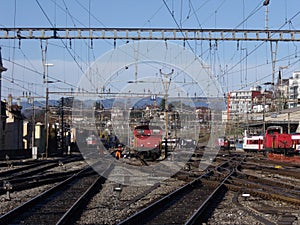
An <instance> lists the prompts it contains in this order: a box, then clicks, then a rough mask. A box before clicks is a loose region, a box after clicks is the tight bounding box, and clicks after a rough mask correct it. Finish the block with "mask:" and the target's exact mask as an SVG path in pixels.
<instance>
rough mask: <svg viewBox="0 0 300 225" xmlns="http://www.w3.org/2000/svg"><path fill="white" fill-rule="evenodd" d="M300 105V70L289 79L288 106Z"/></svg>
mask: <svg viewBox="0 0 300 225" xmlns="http://www.w3.org/2000/svg"><path fill="white" fill-rule="evenodd" d="M297 106H300V71H297V72H293V76H292V77H291V78H290V79H289V101H288V108H294V107H297Z"/></svg>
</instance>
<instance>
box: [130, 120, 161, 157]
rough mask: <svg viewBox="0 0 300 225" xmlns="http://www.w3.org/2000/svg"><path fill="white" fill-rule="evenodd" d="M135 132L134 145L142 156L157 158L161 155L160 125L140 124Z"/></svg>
mask: <svg viewBox="0 0 300 225" xmlns="http://www.w3.org/2000/svg"><path fill="white" fill-rule="evenodd" d="M133 134H134V143H133V147H134V149H135V150H136V151H137V152H138V154H139V155H140V156H141V157H142V158H144V159H152V160H156V159H158V158H159V157H160V155H161V143H162V129H161V128H160V127H159V126H151V125H139V126H136V127H135V128H134V131H133Z"/></svg>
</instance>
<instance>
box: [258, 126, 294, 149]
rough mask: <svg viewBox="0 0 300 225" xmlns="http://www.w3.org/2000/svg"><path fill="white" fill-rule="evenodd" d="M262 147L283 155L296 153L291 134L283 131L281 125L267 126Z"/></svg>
mask: <svg viewBox="0 0 300 225" xmlns="http://www.w3.org/2000/svg"><path fill="white" fill-rule="evenodd" d="M263 149H264V151H266V152H272V153H277V154H285V155H289V154H295V153H296V149H295V143H294V141H293V140H292V135H291V134H286V133H283V128H282V127H281V126H270V127H268V128H267V130H266V133H265V136H264V140H263Z"/></svg>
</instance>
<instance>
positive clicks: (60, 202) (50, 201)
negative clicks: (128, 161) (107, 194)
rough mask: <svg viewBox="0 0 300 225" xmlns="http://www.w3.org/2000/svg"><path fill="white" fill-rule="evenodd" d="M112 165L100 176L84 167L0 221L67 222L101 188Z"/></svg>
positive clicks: (12, 222)
mask: <svg viewBox="0 0 300 225" xmlns="http://www.w3.org/2000/svg"><path fill="white" fill-rule="evenodd" d="M111 169H112V166H110V167H108V168H107V169H106V171H105V174H104V175H103V176H99V175H98V174H97V173H96V172H95V171H93V170H92V168H90V167H89V168H87V169H84V170H82V171H80V172H78V173H76V174H75V175H73V176H71V177H70V178H68V179H66V180H65V181H63V182H61V183H59V184H58V185H56V186H54V187H53V188H51V189H49V190H47V191H45V192H43V193H42V194H40V195H38V196H36V197H34V198H33V199H31V200H29V201H27V202H26V203H24V204H23V205H21V206H19V207H17V208H15V209H13V210H11V211H9V212H7V213H6V214H4V215H2V216H1V217H0V224H70V223H71V222H72V221H74V220H75V219H76V218H77V216H78V215H80V214H79V213H78V211H79V210H81V209H82V208H83V205H84V204H87V201H88V200H89V199H90V198H91V196H93V194H94V193H95V192H96V191H97V190H99V189H100V188H101V185H102V184H103V183H104V182H105V178H104V177H106V176H107V174H108V173H109V172H110V171H111Z"/></svg>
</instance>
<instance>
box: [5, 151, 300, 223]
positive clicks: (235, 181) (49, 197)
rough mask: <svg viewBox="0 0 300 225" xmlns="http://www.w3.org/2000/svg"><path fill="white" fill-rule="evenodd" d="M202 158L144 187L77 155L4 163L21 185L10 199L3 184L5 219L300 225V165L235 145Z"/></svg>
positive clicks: (14, 181)
mask: <svg viewBox="0 0 300 225" xmlns="http://www.w3.org/2000/svg"><path fill="white" fill-rule="evenodd" d="M197 157H198V159H197ZM197 157H195V155H194V156H193V160H191V161H190V162H188V163H187V164H188V165H189V166H188V167H187V168H183V169H182V170H181V171H178V173H176V174H174V175H173V176H172V177H170V178H168V179H166V180H164V181H161V182H158V183H156V184H154V185H145V186H130V185H119V184H117V183H115V182H114V181H110V180H106V179H105V178H103V177H101V176H99V175H98V174H97V173H95V172H93V171H89V172H86V171H87V170H88V169H87V168H86V167H87V164H85V163H84V161H76V160H74V159H72V160H71V159H69V160H70V162H69V163H70V164H69V163H68V162H67V161H65V162H63V165H64V166H65V167H62V166H61V165H60V166H59V165H58V162H61V161H62V160H61V159H60V160H58V161H55V163H56V167H53V168H48V169H45V168H46V164H47V163H44V166H45V168H44V169H41V170H38V167H39V166H35V167H32V168H35V169H36V171H35V172H34V171H31V170H32V169H31V168H30V167H29V168H26V166H30V165H31V163H25V164H26V165H23V166H24V167H23V170H20V171H18V170H15V171H14V172H10V173H8V172H7V171H13V170H14V169H16V168H17V166H15V168H13V169H9V170H7V171H4V170H5V169H4V170H0V179H1V182H4V181H6V180H7V181H9V182H10V183H11V184H12V185H13V186H14V189H13V190H12V191H11V196H10V197H11V199H9V200H8V199H7V197H6V193H5V189H3V187H4V186H3V187H1V188H2V189H0V194H1V196H2V198H1V199H2V200H1V202H0V205H1V208H2V209H1V217H0V224H37V221H38V224H57V223H58V224H77V225H80V224H199V223H200V224H201V223H205V224H270V225H273V224H274V225H275V224H281V225H283V224H291V225H296V224H300V200H299V199H300V188H299V187H300V177H299V170H300V169H299V165H297V164H295V165H293V164H285V163H281V162H271V161H268V160H266V159H265V158H263V157H261V158H259V157H260V156H258V155H257V156H255V155H253V154H246V153H238V152H234V153H233V152H232V153H231V154H227V153H226V154H224V153H223V154H219V155H218V156H217V158H216V159H215V160H213V161H209V160H208V162H207V163H208V164H209V166H208V167H207V169H206V170H205V171H200V170H199V168H198V164H199V161H200V158H201V154H197ZM42 164H43V163H42ZM60 164H61V163H60ZM71 164H72V165H73V166H71ZM148 164H150V165H151V163H148ZM148 164H147V165H145V164H143V165H142V166H149V165H148ZM68 165H69V166H68ZM20 166H21V165H20ZM47 166H49V165H47ZM4 167H5V162H4V163H3V168H4ZM24 168H26V169H24ZM71 168H72V169H71ZM83 169H85V172H83V171H82V170H83ZM33 170H34V169H33ZM21 171H23V175H22V172H21ZM49 171H51V172H49ZM108 172H109V171H108V170H107V173H108ZM3 174H4V175H3ZM14 174H16V176H14ZM83 174H84V175H83ZM52 179H53V180H52ZM62 180H64V181H62ZM65 180H67V181H65ZM64 182H68V183H69V184H66V183H64ZM30 183H34V185H32V186H30V185H29V184H30ZM26 184H28V185H27V186H26ZM56 186H58V187H60V188H61V189H60V190H58V189H56V188H57V187H56ZM91 186H93V187H91ZM87 190H89V191H87ZM70 193H71V194H70ZM87 196H88V197H87ZM45 199H46V200H45ZM16 202H18V204H16ZM75 203H76V204H75ZM77 203H78V205H77ZM53 205H54V206H53ZM57 206H59V207H57ZM29 209H31V210H29ZM74 215H76V216H74ZM44 216H45V217H44ZM70 218H71V219H70Z"/></svg>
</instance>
